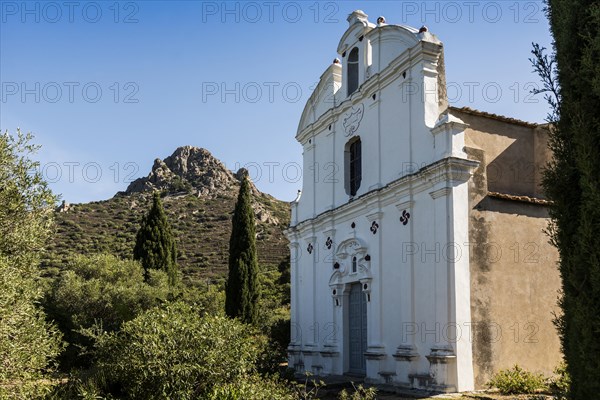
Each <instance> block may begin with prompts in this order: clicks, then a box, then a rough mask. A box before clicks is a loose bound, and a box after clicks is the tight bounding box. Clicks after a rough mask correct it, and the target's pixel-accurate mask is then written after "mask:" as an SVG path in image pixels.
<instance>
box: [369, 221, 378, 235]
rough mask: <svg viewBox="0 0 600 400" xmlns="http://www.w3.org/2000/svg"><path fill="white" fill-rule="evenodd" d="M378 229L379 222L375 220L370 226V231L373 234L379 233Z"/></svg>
mask: <svg viewBox="0 0 600 400" xmlns="http://www.w3.org/2000/svg"><path fill="white" fill-rule="evenodd" d="M377 229H379V224H378V223H377V221H373V223H372V224H371V228H370V231H371V232H373V235H374V234H376V233H377Z"/></svg>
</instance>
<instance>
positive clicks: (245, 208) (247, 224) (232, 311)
mask: <svg viewBox="0 0 600 400" xmlns="http://www.w3.org/2000/svg"><path fill="white" fill-rule="evenodd" d="M241 181H242V182H241V186H240V191H239V194H238V198H237V202H236V204H235V211H234V214H233V221H232V222H233V223H232V229H231V238H230V240H229V276H228V278H227V285H226V287H225V295H226V297H225V313H226V314H227V315H228V316H229V317H231V318H239V319H240V320H241V321H242V322H245V323H255V322H256V320H257V313H258V305H257V303H258V298H259V287H258V260H257V256H256V237H255V232H256V228H255V226H254V211H253V210H252V197H251V196H252V195H251V192H250V181H249V178H248V174H247V172H245V173H243V176H242V179H241Z"/></svg>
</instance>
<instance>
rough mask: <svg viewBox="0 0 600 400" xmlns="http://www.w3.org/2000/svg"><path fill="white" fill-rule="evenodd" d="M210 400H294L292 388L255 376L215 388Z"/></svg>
mask: <svg viewBox="0 0 600 400" xmlns="http://www.w3.org/2000/svg"><path fill="white" fill-rule="evenodd" d="M207 399H208V400H248V399H252V400H294V399H295V397H294V395H293V392H292V391H291V389H290V388H288V387H286V386H285V384H283V383H281V382H279V381H277V380H274V379H271V378H263V377H261V376H259V375H256V374H253V375H250V376H248V377H246V378H244V379H238V380H236V381H235V382H233V383H227V384H224V385H220V386H217V387H215V388H213V391H212V393H210V394H209V395H208V396H207Z"/></svg>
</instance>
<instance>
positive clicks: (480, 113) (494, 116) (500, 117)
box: [448, 106, 543, 128]
mask: <svg viewBox="0 0 600 400" xmlns="http://www.w3.org/2000/svg"><path fill="white" fill-rule="evenodd" d="M448 108H449V109H450V110H453V111H458V112H462V113H465V114H470V115H476V116H480V117H486V118H491V119H495V120H498V121H502V122H507V123H509V124H517V125H522V126H527V127H529V128H536V127H538V126H540V124H536V123H534V122H527V121H522V120H520V119H516V118H510V117H505V116H504V115H498V114H492V113H488V112H485V111H479V110H475V109H473V108H469V107H454V106H450V107H448ZM542 125H543V124H542Z"/></svg>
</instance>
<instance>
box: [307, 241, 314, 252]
mask: <svg viewBox="0 0 600 400" xmlns="http://www.w3.org/2000/svg"><path fill="white" fill-rule="evenodd" d="M306 251H308V254H312V251H313V245H312V243H309V244H308V247H306Z"/></svg>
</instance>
